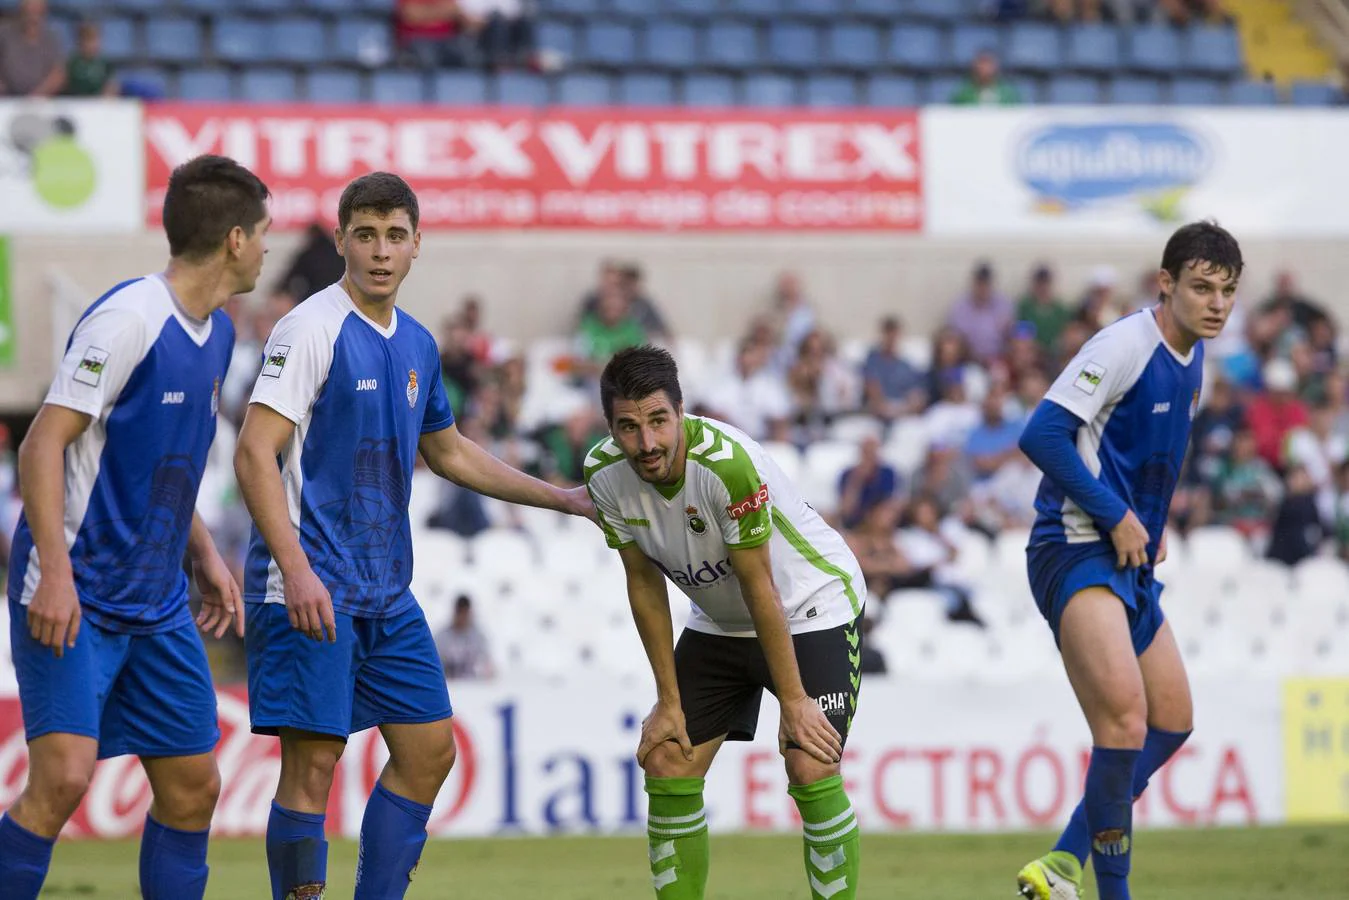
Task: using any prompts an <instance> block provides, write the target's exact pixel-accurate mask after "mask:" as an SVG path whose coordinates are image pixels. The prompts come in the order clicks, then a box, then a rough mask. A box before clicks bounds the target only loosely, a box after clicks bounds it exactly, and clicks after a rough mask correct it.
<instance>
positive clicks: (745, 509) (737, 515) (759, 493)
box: [726, 484, 768, 519]
mask: <svg viewBox="0 0 1349 900" xmlns="http://www.w3.org/2000/svg"><path fill="white" fill-rule="evenodd" d="M767 505H768V485H766V484H761V485H759V489H758V490H756V491H755V492H754V493H752V494H750V495H749V496H748V497H746V498H745V499H744V500H741V501H740V502H738V503H732V504H731V505H730V506H728V507H726V512H727V513H729V514H730V516H731V518H732V519H743V518H744V517H745V516H747V515H749V514H750V513H752V512H758V511H759V510H761V509H763V508H764V507H765V506H767Z"/></svg>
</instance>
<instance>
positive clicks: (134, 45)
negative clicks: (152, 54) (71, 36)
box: [70, 18, 141, 63]
mask: <svg viewBox="0 0 1349 900" xmlns="http://www.w3.org/2000/svg"><path fill="white" fill-rule="evenodd" d="M98 24H99V31H100V33H101V34H102V37H103V44H102V48H103V56H104V58H105V59H107V60H108V62H114V63H117V62H125V61H126V60H130V59H136V58H137V57H139V56H140V55H141V54H140V48H139V44H140V41H139V37H140V36H139V34H138V33H137V32H138V31H139V30H140V29H138V28H137V27H136V23H135V22H133V21H132V20H130V19H120V18H119V19H104V20H103V21H101V22H99V23H98ZM74 46H75V44H74V42H73V41H72V42H71V44H70V47H71V49H74Z"/></svg>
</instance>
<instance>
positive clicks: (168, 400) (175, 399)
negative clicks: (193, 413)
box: [159, 391, 187, 406]
mask: <svg viewBox="0 0 1349 900" xmlns="http://www.w3.org/2000/svg"><path fill="white" fill-rule="evenodd" d="M186 399H187V395H186V394H184V393H183V392H182V391H165V392H164V399H163V400H160V401H159V402H160V405H162V406H177V405H178V404H180V403H182V402H183V401H184V400H186Z"/></svg>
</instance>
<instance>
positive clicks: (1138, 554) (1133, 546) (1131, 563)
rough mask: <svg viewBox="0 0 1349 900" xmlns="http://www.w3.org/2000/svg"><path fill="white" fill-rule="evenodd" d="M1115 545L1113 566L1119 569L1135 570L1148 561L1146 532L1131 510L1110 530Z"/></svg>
mask: <svg viewBox="0 0 1349 900" xmlns="http://www.w3.org/2000/svg"><path fill="white" fill-rule="evenodd" d="M1110 543H1112V544H1114V545H1115V564H1116V565H1117V566H1118V567H1119V568H1121V569H1136V568H1138V567H1139V566H1141V565H1143V564H1144V563H1146V562H1147V561H1148V530H1147V529H1146V528H1144V527H1143V523H1142V522H1140V521H1138V516H1136V515H1134V511H1133V510H1132V509H1131V510H1129V511H1128V512H1127V513H1125V514H1124V518H1123V519H1120V521H1119V524H1118V525H1116V526H1115V527H1114V528H1112V529H1110Z"/></svg>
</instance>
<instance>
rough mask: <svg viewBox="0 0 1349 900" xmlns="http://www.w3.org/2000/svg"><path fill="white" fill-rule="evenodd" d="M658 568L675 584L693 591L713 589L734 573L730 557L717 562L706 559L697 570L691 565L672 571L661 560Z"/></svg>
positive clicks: (657, 564)
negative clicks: (713, 586)
mask: <svg viewBox="0 0 1349 900" xmlns="http://www.w3.org/2000/svg"><path fill="white" fill-rule="evenodd" d="M656 567H657V568H659V569H660V570H661V571H662V572H664V573H665V577H666V578H668V579H670V580H671V581H673V582H674V583H675V584H677V585H679V586H680V587H684V588H690V589H693V590H697V589H698V588H707V587H711V586H712V585H714V584H716V583H717V582H719V581H721V579H723V578H725V577H726V576H727V575H730V574H732V572H733V571H734V570H733V569H732V568H731V559H730V557H727V558H726V559H719V560H717V561H716V562H713V561H712V560H707V559H705V560H703V561H702V563H700V564H699V565H698V568H696V569H695V568H694V567H693V563H689V564H688V565H687V566H685V567H684V568H682V569H671V568H669V567H668V566H666V565H665V564H664V563H662V562H660V561H659V560H657V561H656Z"/></svg>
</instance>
